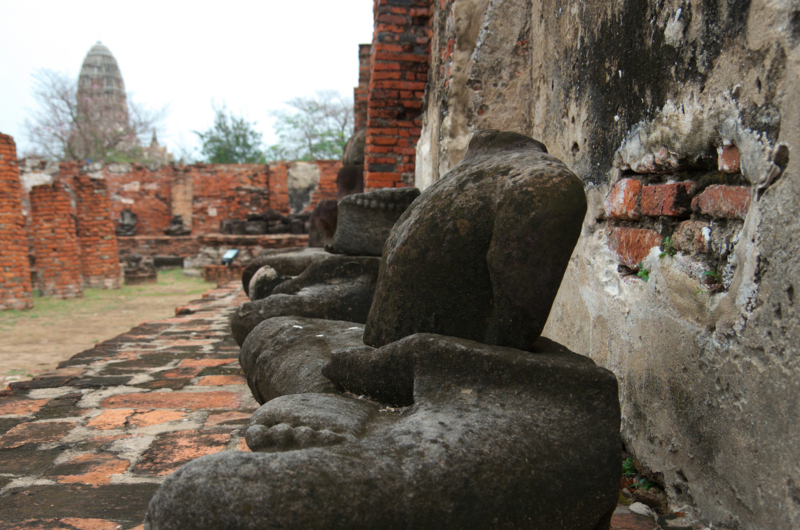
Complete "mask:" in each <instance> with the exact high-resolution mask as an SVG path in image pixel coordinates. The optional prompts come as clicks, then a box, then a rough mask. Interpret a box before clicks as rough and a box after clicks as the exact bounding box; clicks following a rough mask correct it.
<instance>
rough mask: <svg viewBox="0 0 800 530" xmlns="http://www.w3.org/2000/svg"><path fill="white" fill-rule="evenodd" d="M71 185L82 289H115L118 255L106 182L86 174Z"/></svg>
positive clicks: (117, 287) (118, 272) (117, 273)
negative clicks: (73, 195) (73, 194)
mask: <svg viewBox="0 0 800 530" xmlns="http://www.w3.org/2000/svg"><path fill="white" fill-rule="evenodd" d="M74 182H75V207H76V208H75V209H76V214H77V218H78V244H79V246H80V250H81V275H82V276H83V286H84V287H94V288H101V289H119V288H120V283H121V282H120V274H121V270H120V266H119V252H118V251H117V236H116V234H115V232H114V223H113V222H112V220H111V202H110V201H109V199H108V189H107V187H106V182H105V180H102V179H96V178H91V177H89V176H88V175H81V176H77V177H75V179H74Z"/></svg>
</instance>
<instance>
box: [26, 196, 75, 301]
mask: <svg viewBox="0 0 800 530" xmlns="http://www.w3.org/2000/svg"><path fill="white" fill-rule="evenodd" d="M30 197H31V231H32V232H33V250H34V255H35V256H36V264H35V268H36V273H37V285H36V286H37V287H38V288H39V290H40V291H41V293H42V295H43V296H54V297H56V298H78V297H81V296H83V280H82V278H81V260H80V250H79V247H78V238H77V236H76V235H75V219H74V217H73V211H72V204H71V201H70V196H69V193H68V192H67V190H66V189H65V188H64V186H63V185H62V184H60V183H56V184H44V185H41V186H34V187H33V189H31V194H30Z"/></svg>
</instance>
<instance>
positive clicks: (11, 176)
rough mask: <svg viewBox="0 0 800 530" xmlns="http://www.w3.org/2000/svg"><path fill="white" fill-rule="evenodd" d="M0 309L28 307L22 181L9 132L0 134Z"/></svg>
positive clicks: (28, 265)
mask: <svg viewBox="0 0 800 530" xmlns="http://www.w3.org/2000/svg"><path fill="white" fill-rule="evenodd" d="M0 248H1V249H2V259H3V263H2V265H0V310H3V309H30V308H31V307H33V298H32V294H31V271H30V264H29V262H28V243H27V237H26V233H25V218H24V216H23V215H22V185H21V184H20V181H19V170H18V168H17V146H16V144H15V143H14V139H13V138H12V137H11V136H8V135H5V134H0Z"/></svg>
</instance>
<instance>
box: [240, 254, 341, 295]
mask: <svg viewBox="0 0 800 530" xmlns="http://www.w3.org/2000/svg"><path fill="white" fill-rule="evenodd" d="M328 257H330V254H329V253H328V252H325V250H323V249H321V248H297V249H293V250H283V249H276V250H266V251H264V252H262V253H261V254H259V256H258V257H257V258H255V259H254V260H252V261H251V262H250V263H248V264H247V266H246V267H245V268H244V270H243V271H242V287H244V292H245V294H247V295H248V296H249V295H250V280H252V279H253V275H254V274H255V273H256V271H258V269H260V268H261V267H263V266H264V265H269V266H270V267H272V268H273V269H275V270H276V271H277V272H278V274H280V275H281V276H297V275H298V274H300V273H302V272H303V271H304V270H306V268H307V267H308V266H309V265H311V264H312V263H313V262H315V261H316V260H318V259H324V258H328Z"/></svg>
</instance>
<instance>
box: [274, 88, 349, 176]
mask: <svg viewBox="0 0 800 530" xmlns="http://www.w3.org/2000/svg"><path fill="white" fill-rule="evenodd" d="M286 105H288V106H289V108H290V109H291V110H281V111H273V112H272V113H271V114H272V115H273V116H274V117H275V118H276V121H275V132H276V133H277V135H278V138H279V142H278V143H277V144H276V145H271V146H269V147H268V148H267V153H266V156H267V158H268V159H269V160H324V159H338V158H341V157H342V152H343V151H344V146H345V144H347V140H348V138H350V136H351V135H352V134H353V101H352V100H349V99H346V98H344V97H342V95H341V94H339V92H336V91H335V90H320V91H317V92H316V96H314V97H296V98H292V99H290V100H289V101H287V102H286Z"/></svg>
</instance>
